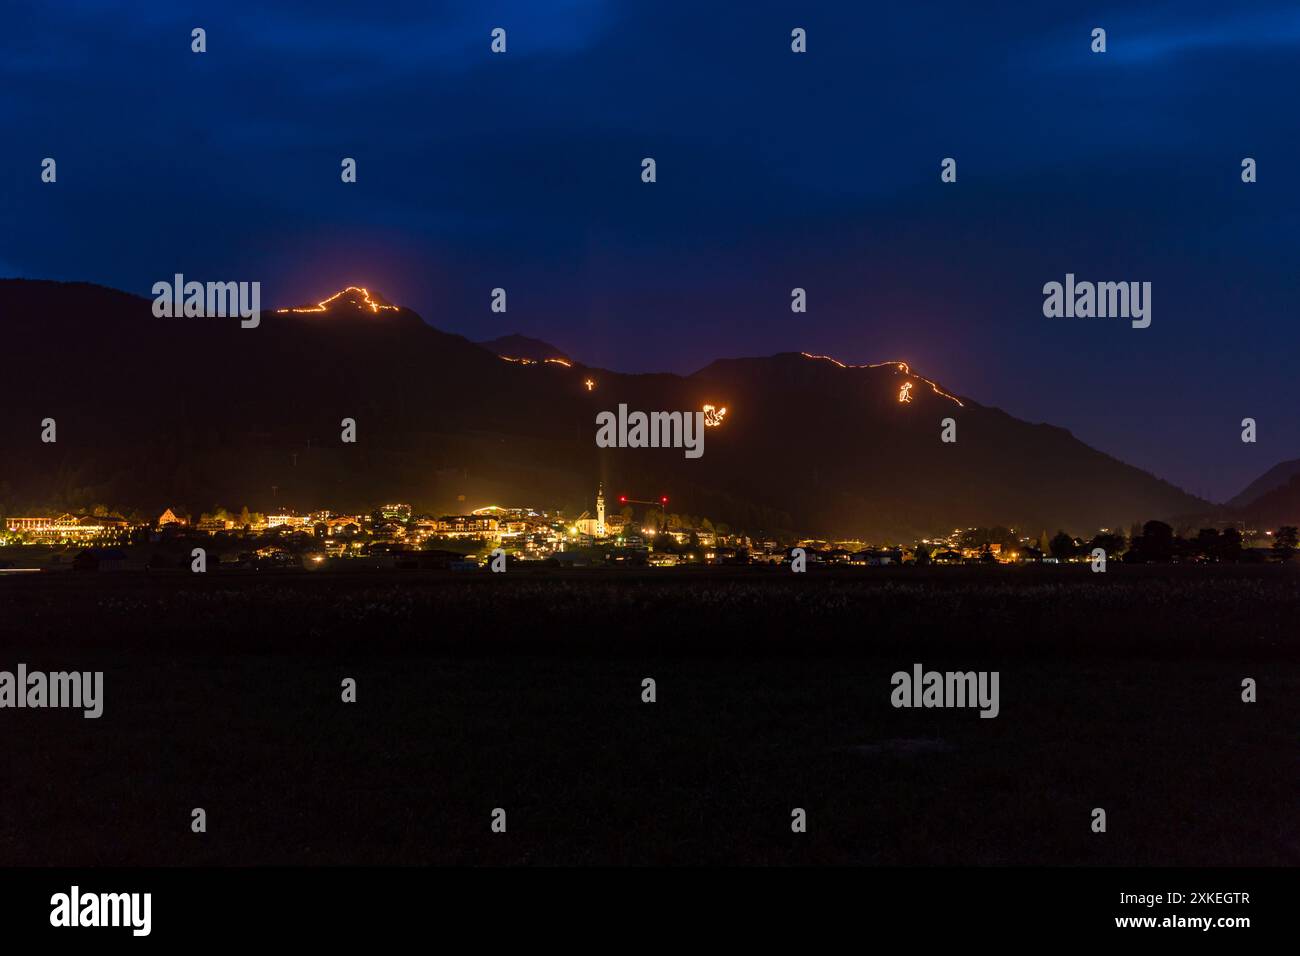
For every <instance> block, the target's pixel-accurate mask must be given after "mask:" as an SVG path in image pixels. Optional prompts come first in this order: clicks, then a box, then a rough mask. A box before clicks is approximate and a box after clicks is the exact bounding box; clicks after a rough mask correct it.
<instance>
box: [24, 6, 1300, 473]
mask: <svg viewBox="0 0 1300 956" xmlns="http://www.w3.org/2000/svg"><path fill="white" fill-rule="evenodd" d="M241 7H246V9H240V8H241ZM990 7H992V8H991V9H990ZM0 16H2V17H3V20H0V81H2V82H0V128H2V129H3V131H4V142H3V147H2V148H0V214H3V220H4V224H5V228H4V230H3V233H2V234H0V275H7V276H26V277H37V278H58V279H84V280H90V281H94V282H99V283H103V284H106V285H111V286H115V287H119V288H123V289H127V290H131V291H135V292H138V293H140V294H148V292H149V288H150V286H151V285H152V284H153V282H155V281H157V280H159V279H163V278H169V277H170V276H171V275H172V274H173V273H174V272H178V271H179V272H184V273H185V274H186V275H187V276H190V277H192V278H197V279H222V280H253V279H259V280H260V281H261V282H262V284H263V290H264V301H267V304H270V305H282V304H296V303H298V302H302V301H308V300H314V299H316V298H319V297H320V296H322V295H325V294H327V293H328V292H331V291H333V290H335V289H337V288H338V287H340V286H342V285H345V284H349V283H356V284H362V285H369V286H370V287H372V288H374V289H377V290H379V291H380V292H382V293H383V294H384V295H386V296H387V297H388V298H390V299H392V300H393V301H396V302H399V303H401V304H404V305H408V306H410V307H411V308H413V309H415V310H416V311H418V312H419V313H420V314H421V315H423V316H424V317H425V318H426V319H427V320H428V321H429V322H431V323H433V324H434V325H437V326H438V327H440V328H444V329H447V330H450V331H455V332H459V333H462V334H464V335H467V336H469V337H471V338H480V339H481V338H488V337H493V336H496V335H499V334H503V333H506V332H514V331H520V332H523V333H525V334H529V335H535V336H538V337H540V338H544V339H547V340H549V341H552V342H554V343H555V344H556V345H558V346H559V347H561V348H563V349H565V350H566V351H569V352H571V353H572V354H574V355H575V356H577V357H578V358H581V359H583V360H584V361H587V362H590V363H592V364H597V365H603V366H607V367H612V368H616V369H620V370H628V371H642V370H659V369H663V370H670V371H677V372H684V373H685V372H690V371H693V370H695V369H696V368H699V367H700V366H702V365H704V364H706V363H707V362H709V361H710V360H712V359H713V358H715V357H721V356H736V355H758V354H768V353H772V352H777V351H787V350H806V351H812V352H819V353H827V354H831V355H834V356H837V357H839V358H841V359H843V360H845V361H850V362H867V361H878V360H883V359H895V358H897V359H905V360H907V361H910V362H911V363H912V365H913V366H914V367H915V369H916V370H917V371H918V372H921V373H922V374H924V375H927V376H929V377H931V378H935V379H938V380H939V381H941V382H943V383H944V384H945V386H946V387H948V388H949V389H951V390H953V391H956V392H959V393H962V394H966V395H970V396H972V397H974V398H975V399H976V400H978V401H980V402H983V403H985V404H992V405H997V406H1000V407H1002V408H1004V409H1006V410H1007V411H1009V412H1011V413H1012V414H1015V415H1017V416H1020V417H1022V418H1026V419H1029V420H1032V421H1048V422H1052V423H1054V424H1058V425H1062V426H1064V427H1067V428H1070V429H1071V430H1072V431H1074V433H1075V434H1076V435H1078V436H1079V437H1081V438H1083V439H1084V440H1086V441H1088V442H1090V443H1092V444H1094V445H1096V446H1097V447H1099V448H1101V449H1103V450H1105V451H1108V452H1110V453H1112V454H1115V455H1117V456H1119V457H1121V458H1123V459H1125V460H1127V461H1130V462H1132V463H1134V464H1137V465H1139V466H1141V467H1144V468H1147V469H1150V470H1152V471H1154V472H1156V473H1157V474H1159V475H1161V476H1162V477H1167V478H1169V479H1170V480H1172V481H1175V482H1177V483H1179V484H1181V485H1183V486H1184V487H1186V488H1188V489H1189V490H1190V491H1193V492H1196V493H1199V494H1204V495H1208V496H1212V497H1215V498H1221V497H1226V496H1229V495H1231V494H1233V493H1235V492H1236V491H1238V490H1240V488H1241V487H1242V486H1243V485H1244V484H1246V483H1247V482H1248V481H1250V480H1251V479H1253V478H1254V477H1256V476H1257V475H1258V474H1259V473H1260V472H1262V471H1263V470H1265V469H1266V468H1267V467H1269V466H1271V465H1272V464H1274V463H1276V462H1277V461H1279V460H1282V459H1286V458H1294V457H1297V456H1300V421H1297V416H1296V415H1295V408H1296V406H1297V392H1298V391H1300V377H1298V376H1297V373H1296V360H1297V353H1298V350H1297V348H1296V345H1297V342H1298V341H1300V336H1298V335H1297V332H1296V323H1297V321H1298V320H1300V314H1298V313H1297V295H1298V293H1300V262H1298V261H1297V245H1296V238H1295V237H1296V229H1297V225H1298V224H1300V223H1298V220H1300V215H1298V213H1300V177H1297V175H1296V173H1295V168H1296V167H1297V165H1300V131H1298V124H1300V111H1298V110H1297V108H1296V102H1297V91H1298V90H1300V7H1298V6H1297V5H1296V4H1295V3H1294V2H1291V3H1275V4H1274V3H1259V4H1252V5H1251V6H1250V8H1249V9H1245V8H1244V7H1243V8H1241V9H1238V5H1230V4H1222V3H1194V2H1178V3H1167V4H1143V5H1135V4H1133V3H1090V4H1064V3H1059V4H1058V3H1050V4H1043V3H1024V4H997V5H987V4H972V3H951V4H891V5H888V6H882V7H876V6H875V5H873V4H868V3H862V2H843V3H836V2H830V0H823V2H817V3H806V2H805V3H795V2H786V3H779V2H752V0H751V2H745V3H734V4H732V3H716V4H715V3H708V4H705V3H699V2H676V0H657V2H647V3H628V2H597V0H556V2H545V0H478V2H473V0H466V2H455V3H452V2H436V0H421V2H418V3H414V2H413V3H405V2H402V3H383V4H373V5H367V4H356V3H337V2H312V3H303V4H277V3H267V2H262V3H257V4H247V5H245V4H232V3H226V2H222V3H210V4H187V3H184V2H169V3H157V4H120V5H109V4H105V3H103V2H80V3H61V4H50V3H36V4H28V3H25V2H20V3H18V4H17V5H15V4H14V3H12V2H10V3H9V4H7V5H6V7H5V11H4V13H3V14H0ZM195 26H202V27H204V28H205V29H206V30H207V32H208V52H207V53H206V54H203V55H195V54H193V53H191V52H190V30H191V28H193V27H195ZM496 26H501V27H504V28H505V29H506V30H507V31H508V38H509V52H508V53H506V54H505V55H504V56H494V55H492V54H491V53H490V52H489V49H488V44H489V32H490V30H491V29H492V28H493V27H496ZM795 26H802V27H804V28H806V29H807V30H808V37H809V52H808V53H807V54H806V55H802V56H798V55H795V54H793V53H791V52H790V46H789V43H790V30H791V28H793V27H795ZM1095 26H1101V27H1104V28H1106V30H1107V32H1108V47H1109V52H1107V53H1106V54H1105V55H1093V54H1091V53H1090V52H1089V42H1090V37H1089V34H1090V31H1091V29H1092V28H1093V27H1095ZM46 156H52V157H54V158H55V159H57V161H58V173H59V181H58V183H57V184H56V185H55V186H47V185H43V184H41V183H40V182H39V172H40V161H41V159H42V158H43V157H46ZM344 156H351V157H355V158H356V159H357V161H358V167H359V170H358V171H359V176H358V179H359V181H358V182H357V183H356V184H355V185H344V184H343V183H341V182H340V180H339V162H340V160H341V158H342V157H344ZM644 156H653V157H655V158H656V160H657V161H658V175H659V181H658V182H657V183H655V184H653V185H645V184H643V183H641V181H640V161H641V159H642V157H644ZM946 156H952V157H955V158H956V159H957V161H958V182H957V183H956V184H955V185H944V184H942V183H940V181H939V163H940V160H941V159H942V158H943V157H946ZM1245 156H1251V157H1254V158H1255V159H1257V160H1258V163H1259V182H1258V183H1256V184H1253V185H1244V184H1242V183H1241V181H1240V163H1241V159H1242V158H1243V157H1245ZM1067 272H1074V273H1075V274H1076V275H1077V276H1078V277H1079V278H1081V279H1093V280H1113V281H1120V280H1138V281H1143V280H1145V281H1150V282H1152V283H1153V294H1152V299H1153V303H1152V304H1153V312H1152V316H1153V321H1152V325H1151V328H1149V329H1146V330H1135V329H1132V328H1130V327H1129V325H1128V323H1127V322H1124V321H1120V320H1102V319H1091V320H1089V319H1046V318H1044V317H1043V315H1042V309H1041V307H1042V292H1041V290H1042V286H1043V283H1045V282H1048V281H1052V280H1057V281H1059V280H1061V279H1063V278H1064V275H1065V273H1067ZM494 286H503V287H505V288H506V289H507V290H508V293H509V312H508V314H507V315H505V316H501V315H496V314H493V313H491V312H490V311H489V308H488V304H489V291H490V289H491V288H492V287H494ZM794 286H802V287H805V288H806V289H807V290H808V296H809V312H808V314H807V315H794V314H792V313H791V312H790V309H789V295H790V289H791V288H792V287H794ZM268 300H269V301H268ZM774 387H779V383H774ZM1246 416H1251V417H1254V418H1256V419H1258V421H1259V434H1260V440H1259V443H1258V444H1257V445H1254V446H1252V445H1245V444H1243V443H1242V442H1241V441H1240V426H1239V422H1240V421H1241V419H1242V418H1243V417H1246ZM881 454H882V457H883V456H885V455H886V454H888V450H887V449H882V450H881Z"/></svg>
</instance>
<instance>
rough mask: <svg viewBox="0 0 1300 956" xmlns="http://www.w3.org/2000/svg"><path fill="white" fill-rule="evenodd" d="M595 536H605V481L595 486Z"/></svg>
mask: <svg viewBox="0 0 1300 956" xmlns="http://www.w3.org/2000/svg"><path fill="white" fill-rule="evenodd" d="M596 537H598V538H603V537H605V483H604V482H603V481H602V482H601V483H600V484H599V485H597V486H596Z"/></svg>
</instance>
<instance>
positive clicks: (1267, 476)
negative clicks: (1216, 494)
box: [1227, 458, 1300, 508]
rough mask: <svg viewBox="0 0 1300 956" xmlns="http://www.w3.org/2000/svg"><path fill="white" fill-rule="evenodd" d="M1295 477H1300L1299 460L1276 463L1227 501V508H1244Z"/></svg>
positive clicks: (1293, 459)
mask: <svg viewBox="0 0 1300 956" xmlns="http://www.w3.org/2000/svg"><path fill="white" fill-rule="evenodd" d="M1297 475H1300V458H1292V459H1291V460H1290V461H1282V462H1278V463H1277V464H1276V465H1274V466H1273V467H1272V468H1270V469H1269V470H1268V471H1266V472H1264V474H1262V475H1260V476H1259V477H1258V478H1256V479H1255V480H1254V481H1252V482H1251V483H1250V484H1249V485H1247V486H1246V487H1245V488H1243V489H1242V490H1241V491H1240V492H1238V493H1237V494H1236V495H1234V496H1233V497H1232V498H1231V499H1230V500H1229V501H1228V503H1227V504H1228V507H1230V508H1245V507H1247V506H1248V505H1250V504H1252V503H1253V502H1254V501H1256V500H1257V499H1258V498H1259V497H1261V496H1262V495H1265V494H1267V493H1268V492H1270V491H1274V490H1276V489H1278V488H1282V487H1284V486H1285V485H1286V484H1287V483H1288V482H1289V481H1290V480H1291V479H1292V478H1294V477H1296V476H1297Z"/></svg>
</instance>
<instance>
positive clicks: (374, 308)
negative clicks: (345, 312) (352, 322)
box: [275, 285, 397, 312]
mask: <svg viewBox="0 0 1300 956" xmlns="http://www.w3.org/2000/svg"><path fill="white" fill-rule="evenodd" d="M349 292H360V293H361V302H360V303H359V304H360V305H363V306H367V307H369V309H370V311H371V312H378V311H379V310H380V309H391V310H392V311H394V312H396V311H397V306H395V305H381V304H380V303H378V302H376V301H374V300H373V299H372V298H370V290H369V289H363V288H362V287H361V286H359V285H350V286H348V287H347V288H346V289H342V290H340V291H338V292H335V293H334V294H333V295H332V296H330V297H329V298H328V299H325V300H324V301H323V302H318V303H316V304H315V305H304V306H299V307H298V308H296V309H276V310H275V311H276V312H324V311H325V310H326V309H327V308H329V304H330V303H331V302H333V301H334V300H335V299H337V298H339V297H340V296H343V295H347V293H349Z"/></svg>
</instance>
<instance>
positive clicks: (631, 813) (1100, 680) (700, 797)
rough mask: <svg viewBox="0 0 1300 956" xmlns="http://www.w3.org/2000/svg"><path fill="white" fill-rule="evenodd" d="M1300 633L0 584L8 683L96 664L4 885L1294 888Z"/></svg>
mask: <svg viewBox="0 0 1300 956" xmlns="http://www.w3.org/2000/svg"><path fill="white" fill-rule="evenodd" d="M1298 624H1300V568H1293V567H1283V566H1269V567H1255V568H1213V567H1208V568H1207V567H1190V568H1134V567H1121V566H1112V568H1111V570H1110V571H1108V572H1107V573H1106V574H1104V575H1094V574H1091V573H1090V572H1089V571H1088V569H1087V568H1086V567H1079V568H1075V567H1063V568H1047V567H1044V568H1024V569H1005V568H994V569H985V568H963V569H933V570H920V569H911V568H899V569H860V570H855V571H853V572H851V573H848V572H846V573H817V572H811V573H809V574H807V575H803V576H795V575H791V574H790V573H789V572H788V571H785V572H782V571H778V570H775V569H773V570H766V569H738V570H735V571H721V570H718V571H707V572H691V571H660V572H633V571H628V572H586V573H584V572H567V573H559V572H552V573H543V574H529V573H527V572H523V571H521V572H519V573H516V572H515V571H511V572H509V573H507V574H506V575H496V576H494V575H489V574H486V573H484V574H477V575H453V574H445V573H442V574H440V573H420V572H409V573H392V572H378V573H363V574H324V573H317V574H306V573H284V574H272V575H266V574H258V573H252V574H248V575H242V576H241V575H217V574H212V575H207V576H204V577H199V576H196V575H189V574H184V573H179V572H178V573H175V574H169V575H161V576H160V575H157V574H139V575H132V574H122V575H112V574H94V573H90V574H77V573H72V572H67V573H62V574H42V575H14V576H0V670H10V671H12V670H14V669H15V668H16V665H17V664H18V662H20V661H21V662H24V663H26V664H27V665H28V667H29V669H42V670H68V669H76V670H103V671H105V672H106V673H105V684H106V687H105V705H104V715H103V717H102V718H100V719H99V720H86V719H83V718H82V717H81V716H80V714H79V713H73V712H67V711H49V710H47V711H35V710H8V709H6V710H0V730H2V731H3V738H2V739H3V753H2V755H0V776H2V779H3V787H2V789H0V804H2V812H0V865H15V864H42V865H43V864H59V865H85V864H182V865H184V864H263V863H308V864H311V863H319V864H342V863H468V864H478V863H735V862H740V863H770V864H790V863H798V864H802V863H863V864H940V863H980V864H1007V863H1015V864H1029V863H1037V864H1120V863H1123V864H1161V865H1188V864H1190V865H1200V864H1206V865H1209V864H1265V865H1282V864H1296V863H1300V628H1298V626H1297V625H1298ZM916 662H920V663H922V664H924V665H925V667H926V668H927V669H931V668H933V669H939V670H948V669H953V670H956V669H960V670H972V669H973V670H999V671H1000V672H1001V687H1000V691H1001V714H1000V716H999V717H998V718H996V719H993V720H984V719H980V718H979V717H978V715H977V713H976V711H974V710H966V711H951V710H947V711H941V710H896V709H894V708H892V707H891V706H890V703H889V696H890V691H891V686H890V675H891V674H892V673H893V672H894V671H895V670H910V668H911V665H912V664H913V663H916ZM345 677H352V678H355V679H356V680H357V682H358V696H359V700H358V702H357V703H355V704H344V703H342V702H341V700H340V682H341V681H342V679H343V678H345ZM644 677H653V678H654V679H655V680H656V681H657V689H658V701H657V702H656V703H653V704H646V703H642V701H641V680H642V678H644ZM1244 677H1253V678H1255V679H1256V680H1257V681H1258V684H1259V700H1258V702H1257V703H1254V704H1245V703H1243V702H1242V701H1241V696H1240V695H1241V681H1242V679H1243V678H1244ZM194 807H202V808H204V809H205V810H206V811H207V818H208V830H207V832H206V833H204V834H195V833H192V832H191V830H190V819H191V817H190V813H191V810H192V808H194ZM494 807H503V808H505V809H506V811H507V815H508V816H507V820H508V832H507V833H506V834H504V835H501V834H493V833H492V832H491V831H490V828H489V823H490V815H491V812H492V810H493V808H494ZM794 807H802V808H805V809H806V810H807V814H808V823H809V829H808V832H807V833H806V834H801V835H796V834H793V833H791V832H790V811H791V809H792V808H794ZM1094 807H1103V808H1105V810H1106V812H1107V815H1108V830H1107V832H1106V833H1104V834H1094V833H1092V832H1091V831H1090V827H1089V824H1090V820H1091V816H1090V815H1091V811H1092V809H1093V808H1094Z"/></svg>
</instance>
